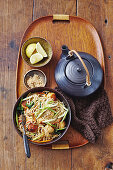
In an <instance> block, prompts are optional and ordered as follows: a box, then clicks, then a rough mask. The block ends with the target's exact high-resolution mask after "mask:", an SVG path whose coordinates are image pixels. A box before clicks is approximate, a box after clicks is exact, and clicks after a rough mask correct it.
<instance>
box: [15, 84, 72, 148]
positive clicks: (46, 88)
mask: <svg viewBox="0 0 113 170" xmlns="http://www.w3.org/2000/svg"><path fill="white" fill-rule="evenodd" d="M43 90H48V91H52V92H54V93H55V94H58V95H59V96H61V98H62V99H64V100H65V102H66V105H67V106H68V109H69V112H68V115H69V120H68V123H67V126H66V129H65V130H64V131H63V132H62V134H61V135H60V136H59V137H57V138H55V139H54V140H52V141H50V142H46V143H38V142H33V141H31V140H29V142H30V143H33V144H36V145H42V146H44V145H50V144H52V143H54V142H57V141H59V140H60V139H61V138H62V137H63V136H64V135H65V133H66V132H67V130H68V128H69V126H70V123H71V108H70V106H69V103H68V101H67V100H66V98H65V97H64V96H63V95H62V94H61V93H60V92H58V91H56V90H55V89H52V88H49V87H35V88H32V89H29V90H27V91H26V92H24V93H23V94H22V95H21V96H20V97H19V98H18V99H17V101H16V103H15V105H14V108H13V124H14V127H15V129H16V131H17V133H18V134H19V135H20V136H21V137H22V134H21V132H20V131H19V129H18V128H17V126H16V124H15V122H16V120H15V119H14V118H15V116H14V115H15V112H16V107H17V106H18V104H19V102H20V99H21V98H22V97H25V96H26V95H27V94H28V93H30V92H39V91H43Z"/></svg>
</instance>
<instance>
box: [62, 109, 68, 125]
mask: <svg viewBox="0 0 113 170" xmlns="http://www.w3.org/2000/svg"><path fill="white" fill-rule="evenodd" d="M67 113H68V110H67V111H66V113H65V115H64V117H63V119H62V121H61V122H63V121H64V119H65V118H66V116H67Z"/></svg>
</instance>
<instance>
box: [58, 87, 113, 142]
mask: <svg viewBox="0 0 113 170" xmlns="http://www.w3.org/2000/svg"><path fill="white" fill-rule="evenodd" d="M55 90H57V91H58V92H60V93H61V94H62V95H63V96H64V97H65V98H66V99H67V101H68V103H69V105H70V108H71V111H72V121H71V124H72V126H73V128H75V129H76V130H77V131H79V132H80V133H81V134H82V135H83V136H84V137H85V138H86V139H87V140H88V141H89V142H91V143H95V142H96V140H97V138H98V136H100V134H101V130H102V128H105V127H106V126H108V125H110V124H111V123H112V122H113V117H112V113H111V109H110V104H109V100H108V97H107V94H106V91H105V90H104V89H103V87H101V88H99V89H98V90H97V91H96V92H95V93H93V94H92V95H90V96H88V97H84V98H76V97H73V98H72V97H70V96H69V95H67V94H65V93H64V92H62V91H61V90H60V89H59V88H58V87H56V88H55Z"/></svg>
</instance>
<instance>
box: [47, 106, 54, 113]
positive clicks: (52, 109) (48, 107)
mask: <svg viewBox="0 0 113 170" xmlns="http://www.w3.org/2000/svg"><path fill="white" fill-rule="evenodd" d="M48 110H50V111H52V112H53V113H56V111H55V110H53V109H51V108H50V107H48Z"/></svg>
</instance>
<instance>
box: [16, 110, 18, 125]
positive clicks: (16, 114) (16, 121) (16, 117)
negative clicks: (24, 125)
mask: <svg viewBox="0 0 113 170" xmlns="http://www.w3.org/2000/svg"><path fill="white" fill-rule="evenodd" d="M16 124H17V127H18V114H17V112H16Z"/></svg>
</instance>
